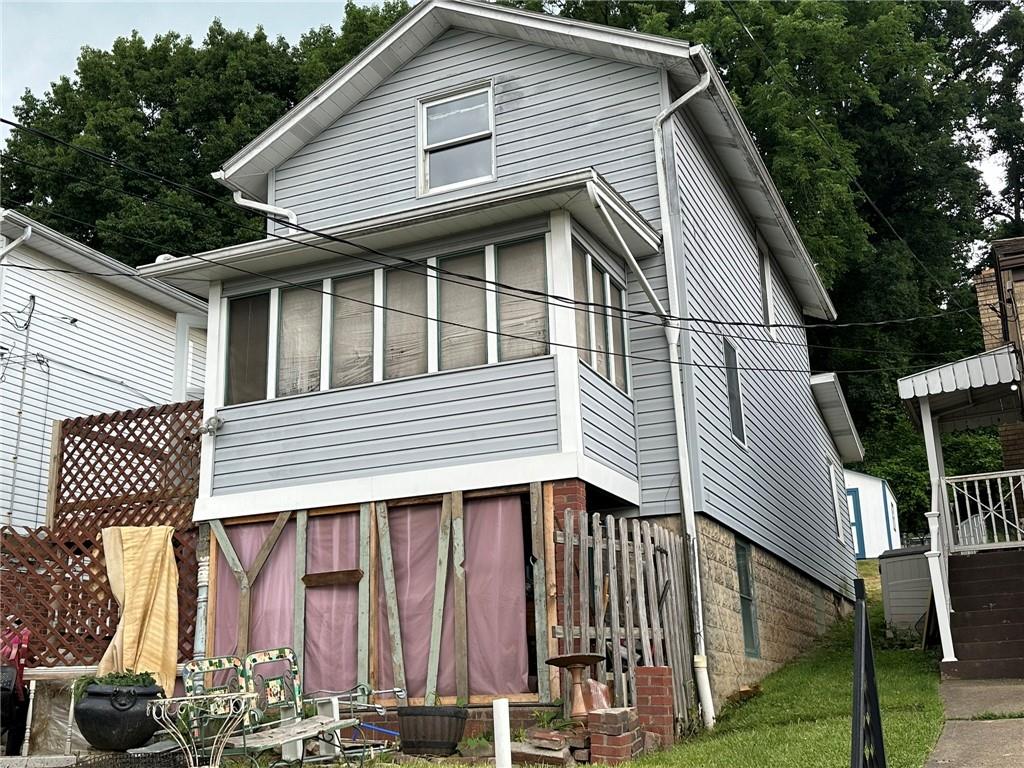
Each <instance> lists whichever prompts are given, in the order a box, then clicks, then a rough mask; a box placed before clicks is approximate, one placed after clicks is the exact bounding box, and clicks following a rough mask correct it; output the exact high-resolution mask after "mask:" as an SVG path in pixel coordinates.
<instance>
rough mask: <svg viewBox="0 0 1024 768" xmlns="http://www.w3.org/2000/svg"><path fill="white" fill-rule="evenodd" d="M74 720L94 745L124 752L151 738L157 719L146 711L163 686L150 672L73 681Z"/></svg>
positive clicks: (116, 673) (161, 692) (139, 745)
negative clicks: (159, 684) (158, 683)
mask: <svg viewBox="0 0 1024 768" xmlns="http://www.w3.org/2000/svg"><path fill="white" fill-rule="evenodd" d="M72 695H73V697H74V700H75V723H76V724H77V725H78V730H80V731H81V732H82V736H84V737H85V740H86V741H88V742H89V743H90V744H91V745H92V746H93V747H95V748H96V749H102V750H106V751H110V752H125V751H127V750H129V749H135V748H136V747H141V746H143V745H144V744H145V743H146V742H147V741H149V740H150V739H151V738H153V734H154V733H156V730H157V723H156V721H155V720H154V719H153V718H151V717H150V716H149V713H148V712H147V711H146V707H147V705H148V703H149V702H150V701H151V700H153V699H158V698H162V697H163V695H164V691H163V689H162V688H161V687H160V686H158V685H157V684H156V679H155V678H154V677H153V675H152V674H150V673H149V672H133V671H132V670H130V669H126V670H125V671H124V672H109V673H107V674H105V675H100V676H99V677H96V676H93V675H86V676H85V677H80V678H78V679H77V680H76V681H75V685H74V690H73V691H72Z"/></svg>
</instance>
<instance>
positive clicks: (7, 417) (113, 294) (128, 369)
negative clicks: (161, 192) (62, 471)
mask: <svg viewBox="0 0 1024 768" xmlns="http://www.w3.org/2000/svg"><path fill="white" fill-rule="evenodd" d="M0 236H2V237H0V254H2V255H0V311H2V315H0V522H2V523H13V524H15V525H28V526H37V525H42V524H43V522H44V517H45V510H46V494H47V482H48V474H49V473H48V469H49V460H50V456H49V452H50V434H51V431H52V425H53V422H54V420H58V419H65V418H69V417H73V416H84V415H88V414H93V413H104V412H109V411H118V410H124V409H129V408H139V407H143V406H146V405H156V404H160V403H168V402H174V401H179V400H186V399H192V398H201V397H202V391H203V379H204V376H205V358H206V314H207V313H206V302H205V301H202V300H200V299H196V298H195V297H193V296H190V295H188V294H186V293H184V292H183V291H181V290H179V289H177V288H173V287H171V286H169V285H167V284H166V283H163V282H161V281H159V280H153V279H151V278H142V277H139V275H138V273H137V272H136V271H135V270H134V269H133V268H131V267H128V266H125V265H124V264H122V263H120V262H118V261H116V260H114V259H112V258H110V257H109V256H105V255H103V254H102V253H99V252H97V251H95V250H93V249H92V248H89V247H87V246H85V245H82V244H81V243H79V242H77V241H75V240H72V239H71V238H69V237H66V236H64V235H62V234H60V233H59V232H56V231H54V230H52V229H50V228H49V227H45V226H43V225H41V224H39V223H37V222H35V221H33V220H32V219H29V218H28V217H26V216H23V215H22V214H20V213H17V212H15V211H8V210H5V211H2V212H0ZM83 273H91V274H83Z"/></svg>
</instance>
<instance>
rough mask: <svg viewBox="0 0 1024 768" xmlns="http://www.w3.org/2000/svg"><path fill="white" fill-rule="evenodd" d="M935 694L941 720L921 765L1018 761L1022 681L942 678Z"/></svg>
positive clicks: (1023, 729)
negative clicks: (938, 698) (942, 715)
mask: <svg viewBox="0 0 1024 768" xmlns="http://www.w3.org/2000/svg"><path fill="white" fill-rule="evenodd" d="M939 693H940V694H941V695H942V704H943V708H944V709H945V713H946V724H945V725H944V726H943V728H942V735H941V736H939V742H938V744H936V745H935V750H934V751H933V752H932V755H931V757H930V758H929V759H928V763H927V764H926V765H925V768H1009V767H1010V766H1024V680H944V681H943V682H942V683H941V684H940V685H939ZM1013 715H1017V717H1016V718H1014V717H1012V716H1013ZM1000 716H1001V717H1000ZM1008 716H1009V717H1008Z"/></svg>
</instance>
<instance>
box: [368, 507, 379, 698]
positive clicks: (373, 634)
mask: <svg viewBox="0 0 1024 768" xmlns="http://www.w3.org/2000/svg"><path fill="white" fill-rule="evenodd" d="M365 507H366V513H367V516H368V517H369V519H370V524H369V526H368V528H369V535H370V541H369V550H370V552H369V558H368V559H369V563H370V585H369V586H370V605H369V615H368V616H367V621H368V623H369V625H370V626H369V632H368V634H369V638H368V640H369V645H368V646H367V654H368V656H369V659H368V665H367V666H368V670H367V680H368V682H369V685H370V689H371V690H372V689H375V688H379V687H380V686H379V684H378V683H379V676H378V669H377V663H378V659H377V654H378V651H377V649H378V647H379V645H378V644H379V642H380V627H379V626H378V623H377V617H378V615H379V611H380V542H379V540H378V537H377V517H376V515H375V514H374V506H373V504H372V503H371V504H366V505H365Z"/></svg>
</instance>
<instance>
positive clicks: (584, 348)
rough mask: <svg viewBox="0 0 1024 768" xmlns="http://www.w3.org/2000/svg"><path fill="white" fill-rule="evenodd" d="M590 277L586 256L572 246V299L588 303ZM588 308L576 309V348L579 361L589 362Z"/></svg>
mask: <svg viewBox="0 0 1024 768" xmlns="http://www.w3.org/2000/svg"><path fill="white" fill-rule="evenodd" d="M589 281H590V277H589V275H588V273H587V254H586V253H585V252H584V251H583V249H582V248H580V247H579V245H577V244H576V243H573V244H572V290H573V298H574V299H576V301H579V302H589V301H590V294H589V292H588V291H587V284H588V283H589ZM588 310H589V307H586V306H582V305H577V307H576V346H577V347H579V348H580V350H579V356H580V360H585V361H586V362H588V363H589V362H590V358H591V353H590V312H589V311H588Z"/></svg>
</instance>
